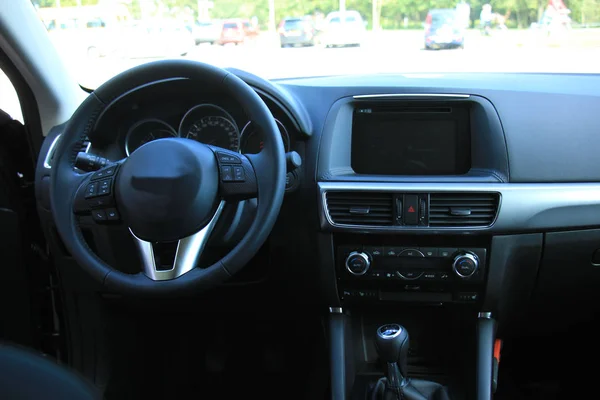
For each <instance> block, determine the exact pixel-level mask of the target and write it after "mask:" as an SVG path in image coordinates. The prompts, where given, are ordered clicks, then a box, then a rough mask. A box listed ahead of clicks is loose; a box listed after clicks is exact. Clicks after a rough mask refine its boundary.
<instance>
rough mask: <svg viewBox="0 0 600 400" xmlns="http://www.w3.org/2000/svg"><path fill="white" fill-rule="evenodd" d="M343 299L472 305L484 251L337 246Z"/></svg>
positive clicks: (480, 284)
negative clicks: (469, 303)
mask: <svg viewBox="0 0 600 400" xmlns="http://www.w3.org/2000/svg"><path fill="white" fill-rule="evenodd" d="M336 250H337V252H336V258H337V261H336V264H337V278H338V281H339V288H340V296H341V297H342V299H345V300H347V299H355V300H358V299H360V300H362V299H363V298H364V299H365V300H371V301H373V300H384V301H385V300H392V301H394V300H397V301H405V300H406V301H432V302H476V301H477V300H478V299H479V298H480V295H481V294H482V292H483V289H484V282H485V276H486V263H487V249H486V248H485V247H477V246H466V247H456V246H439V247H420V246H411V245H406V246H386V245H383V246H377V245H358V244H356V245H353V244H350V245H346V244H344V245H338V246H337V248H336Z"/></svg>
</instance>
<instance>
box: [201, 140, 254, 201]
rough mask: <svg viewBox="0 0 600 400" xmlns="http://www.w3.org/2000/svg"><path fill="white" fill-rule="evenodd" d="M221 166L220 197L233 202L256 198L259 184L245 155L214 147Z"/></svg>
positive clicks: (212, 148) (213, 149)
mask: <svg viewBox="0 0 600 400" xmlns="http://www.w3.org/2000/svg"><path fill="white" fill-rule="evenodd" d="M211 150H212V151H214V153H215V156H216V157H217V163H218V165H219V195H220V196H221V198H223V199H226V200H231V201H236V200H246V199H251V198H255V197H257V195H258V184H257V180H256V171H255V170H254V166H253V165H252V163H251V162H250V160H249V159H248V157H246V156H245V155H243V154H239V153H236V152H233V151H230V150H225V149H222V148H220V147H212V146H211Z"/></svg>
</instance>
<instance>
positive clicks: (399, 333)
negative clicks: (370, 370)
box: [371, 324, 450, 400]
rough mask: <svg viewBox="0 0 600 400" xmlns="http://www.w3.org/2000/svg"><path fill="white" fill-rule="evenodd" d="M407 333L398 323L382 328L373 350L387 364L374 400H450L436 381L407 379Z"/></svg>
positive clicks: (444, 389) (373, 396)
mask: <svg viewBox="0 0 600 400" xmlns="http://www.w3.org/2000/svg"><path fill="white" fill-rule="evenodd" d="M408 346H409V338H408V331H407V330H406V329H404V327H402V326H401V325H398V324H386V325H381V326H380V327H379V328H378V329H377V334H376V335H375V348H376V349H377V354H379V358H380V359H381V360H382V361H384V362H385V363H386V366H385V378H380V379H379V380H378V381H377V384H376V385H375V387H374V389H373V391H372V392H371V399H373V400H450V396H449V395H448V391H447V389H446V388H445V387H444V386H442V385H440V384H439V383H437V382H429V381H424V380H421V379H409V377H408Z"/></svg>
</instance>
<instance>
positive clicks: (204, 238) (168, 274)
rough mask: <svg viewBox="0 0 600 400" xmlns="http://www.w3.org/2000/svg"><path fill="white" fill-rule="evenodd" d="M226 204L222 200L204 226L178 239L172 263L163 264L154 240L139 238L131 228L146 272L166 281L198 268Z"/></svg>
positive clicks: (154, 277) (150, 276)
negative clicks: (155, 249) (156, 250)
mask: <svg viewBox="0 0 600 400" xmlns="http://www.w3.org/2000/svg"><path fill="white" fill-rule="evenodd" d="M224 206H225V201H223V200H221V202H220V203H219V206H218V207H217V210H216V211H215V214H214V215H213V217H212V218H211V220H210V221H209V222H208V224H207V225H206V226H205V227H204V228H202V229H200V230H199V231H198V232H196V233H194V234H193V235H190V236H188V237H185V238H183V239H180V240H178V241H177V244H176V251H175V257H174V261H173V264H172V265H165V264H163V262H161V260H160V256H158V257H157V254H156V253H155V251H154V248H155V245H154V244H153V243H152V242H148V241H145V240H142V239H140V238H138V237H137V236H136V235H135V234H134V233H133V231H131V229H129V231H130V232H131V235H132V236H133V238H134V239H135V243H136V245H137V248H138V251H139V253H140V257H141V260H142V266H143V268H144V274H145V275H146V276H147V277H148V278H150V279H152V280H154V281H166V280H171V279H175V278H178V277H180V276H181V275H183V274H185V273H187V272H190V271H191V270H192V269H194V268H196V265H197V263H198V261H199V260H200V257H201V256H202V252H203V251H204V248H205V247H206V243H207V242H208V240H209V238H210V234H211V233H212V231H213V229H214V227H215V225H216V224H217V221H218V220H219V217H220V216H221V213H222V211H223V208H224Z"/></svg>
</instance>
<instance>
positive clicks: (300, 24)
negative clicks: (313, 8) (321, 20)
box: [278, 17, 318, 47]
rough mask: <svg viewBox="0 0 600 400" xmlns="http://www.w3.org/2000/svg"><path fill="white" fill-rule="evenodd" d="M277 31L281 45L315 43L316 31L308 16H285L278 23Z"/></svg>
mask: <svg viewBox="0 0 600 400" xmlns="http://www.w3.org/2000/svg"><path fill="white" fill-rule="evenodd" d="M278 32H279V40H280V42H281V47H287V46H314V45H315V44H317V40H318V39H317V36H318V34H317V33H318V32H317V30H316V28H315V25H314V23H313V21H312V20H311V19H310V18H300V17H296V18H285V19H284V20H283V21H281V23H280V24H279V29H278Z"/></svg>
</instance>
